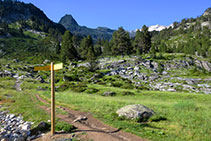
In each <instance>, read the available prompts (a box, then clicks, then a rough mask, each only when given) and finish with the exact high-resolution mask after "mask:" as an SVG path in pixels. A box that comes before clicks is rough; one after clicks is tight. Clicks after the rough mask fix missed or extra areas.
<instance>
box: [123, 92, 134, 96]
mask: <svg viewBox="0 0 211 141" xmlns="http://www.w3.org/2000/svg"><path fill="white" fill-rule="evenodd" d="M122 95H123V96H127V95H135V94H134V93H133V92H130V91H124V92H123V93H122Z"/></svg>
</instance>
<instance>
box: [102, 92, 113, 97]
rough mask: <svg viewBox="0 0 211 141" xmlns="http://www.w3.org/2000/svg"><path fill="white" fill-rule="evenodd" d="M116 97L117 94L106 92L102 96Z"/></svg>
mask: <svg viewBox="0 0 211 141" xmlns="http://www.w3.org/2000/svg"><path fill="white" fill-rule="evenodd" d="M115 95H116V93H115V92H104V93H103V94H102V96H115Z"/></svg>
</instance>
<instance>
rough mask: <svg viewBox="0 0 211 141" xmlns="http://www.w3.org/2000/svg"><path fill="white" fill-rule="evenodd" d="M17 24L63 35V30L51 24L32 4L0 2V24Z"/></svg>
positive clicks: (61, 27) (59, 26) (58, 25)
mask: <svg viewBox="0 0 211 141" xmlns="http://www.w3.org/2000/svg"><path fill="white" fill-rule="evenodd" d="M16 22H18V23H19V24H20V25H21V27H22V28H28V29H34V30H38V31H43V32H50V30H51V31H52V30H54V32H61V33H64V31H65V28H64V27H63V26H61V25H60V24H57V23H54V22H52V21H51V20H50V19H49V18H48V17H47V16H46V15H45V14H44V13H43V11H41V10H40V9H39V8H37V7H35V6H34V5H33V4H25V3H23V2H19V1H3V2H2V1H0V24H1V25H2V24H5V23H6V24H12V23H16Z"/></svg>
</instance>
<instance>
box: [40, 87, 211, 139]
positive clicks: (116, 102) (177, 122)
mask: <svg viewBox="0 0 211 141" xmlns="http://www.w3.org/2000/svg"><path fill="white" fill-rule="evenodd" d="M95 87H96V88H98V89H100V90H101V91H102V92H103V91H106V90H112V91H116V92H117V93H118V94H117V96H115V97H102V96H100V95H93V94H84V93H75V92H70V91H66V92H60V93H56V101H57V103H58V104H65V105H66V106H68V107H71V108H74V109H77V110H82V111H87V112H92V113H93V114H94V116H96V117H97V118H99V119H101V120H102V121H104V122H105V123H107V124H110V125H113V126H115V127H118V128H123V129H124V130H125V131H128V132H131V133H134V134H136V135H139V136H141V137H144V138H148V139H152V140H209V139H210V138H211V136H210V133H211V119H210V116H211V113H210V111H209V110H210V108H211V104H210V100H211V96H210V95H199V94H188V93H170V92H155V91H141V92H137V91H133V90H132V92H134V93H135V94H136V95H135V96H121V95H120V94H121V92H122V91H124V90H123V89H119V88H112V87H110V88H109V87H104V86H99V85H95ZM40 94H41V95H42V96H43V97H45V98H50V95H49V92H41V93H40ZM128 104H143V105H146V106H148V107H150V108H152V109H153V110H155V112H156V113H157V114H159V115H162V116H164V117H166V118H167V120H165V121H159V122H148V123H136V122H135V121H128V120H121V119H119V118H117V115H116V114H115V112H116V110H117V109H119V108H121V107H122V106H125V105H128Z"/></svg>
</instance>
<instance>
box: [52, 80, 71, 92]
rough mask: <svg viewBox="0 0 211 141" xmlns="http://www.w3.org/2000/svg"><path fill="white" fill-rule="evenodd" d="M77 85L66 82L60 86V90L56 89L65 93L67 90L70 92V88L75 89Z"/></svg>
mask: <svg viewBox="0 0 211 141" xmlns="http://www.w3.org/2000/svg"><path fill="white" fill-rule="evenodd" d="M74 85H75V83H70V82H64V83H63V84H62V85H60V86H59V87H58V88H56V91H58V92H63V91H65V90H68V89H69V88H71V87H73V86H74Z"/></svg>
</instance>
